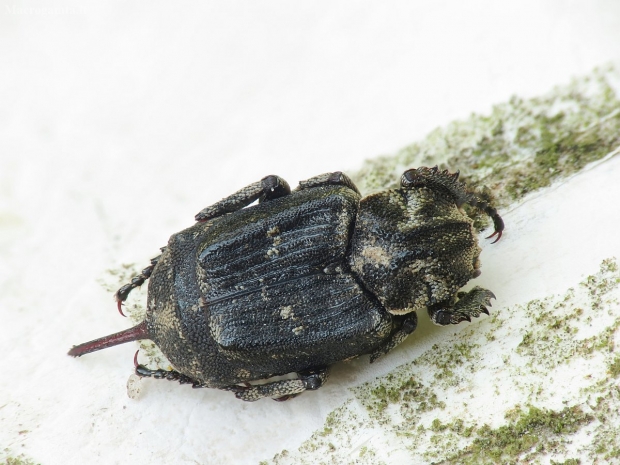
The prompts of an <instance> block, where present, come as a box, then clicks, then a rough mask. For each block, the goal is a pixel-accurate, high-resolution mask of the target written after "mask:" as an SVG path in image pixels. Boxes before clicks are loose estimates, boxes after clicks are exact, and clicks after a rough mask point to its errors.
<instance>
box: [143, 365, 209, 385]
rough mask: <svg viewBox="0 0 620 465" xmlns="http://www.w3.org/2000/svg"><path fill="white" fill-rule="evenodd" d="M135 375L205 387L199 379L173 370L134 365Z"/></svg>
mask: <svg viewBox="0 0 620 465" xmlns="http://www.w3.org/2000/svg"><path fill="white" fill-rule="evenodd" d="M136 375H138V376H139V377H140V378H155V379H167V380H168V381H178V382H179V383H181V384H191V385H192V387H195V388H200V387H205V386H204V385H203V384H202V383H201V382H200V381H196V380H195V379H192V378H190V377H189V376H186V375H184V374H182V373H179V372H178V371H175V370H151V369H149V368H147V367H145V366H144V365H136Z"/></svg>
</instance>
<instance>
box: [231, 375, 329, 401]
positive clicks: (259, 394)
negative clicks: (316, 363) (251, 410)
mask: <svg viewBox="0 0 620 465" xmlns="http://www.w3.org/2000/svg"><path fill="white" fill-rule="evenodd" d="M327 376H328V369H327V368H326V367H325V368H319V369H314V370H305V371H300V372H298V373H297V379H286V380H282V381H274V382H271V383H265V384H256V385H249V386H248V385H247V384H246V385H245V386H238V385H233V386H226V387H224V388H222V389H223V390H225V391H232V392H234V393H235V396H236V397H237V399H241V400H244V401H246V402H254V401H255V400H259V399H262V398H263V397H271V398H273V399H274V400H277V401H283V400H288V399H292V398H293V397H296V396H297V395H299V394H301V393H302V392H304V391H308V390H312V391H314V390H316V389H319V388H320V387H321V386H323V384H325V382H326V381H327Z"/></svg>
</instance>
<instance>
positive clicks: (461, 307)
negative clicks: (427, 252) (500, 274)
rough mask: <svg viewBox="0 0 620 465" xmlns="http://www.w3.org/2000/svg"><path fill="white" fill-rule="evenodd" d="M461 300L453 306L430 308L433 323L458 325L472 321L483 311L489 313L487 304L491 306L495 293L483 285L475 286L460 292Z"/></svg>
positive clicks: (429, 313) (429, 312)
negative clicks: (482, 286)
mask: <svg viewBox="0 0 620 465" xmlns="http://www.w3.org/2000/svg"><path fill="white" fill-rule="evenodd" d="M458 298H459V300H458V301H457V302H456V303H455V304H454V305H452V306H445V305H437V306H433V307H430V308H429V309H428V315H429V316H430V318H431V320H432V322H433V323H435V324H436V325H440V326H446V325H450V324H452V325H456V324H458V323H460V322H461V321H471V319H472V317H474V318H477V317H479V316H480V314H482V313H486V314H487V315H488V314H489V310H487V306H488V307H490V306H491V299H494V298H495V295H494V294H493V293H492V292H491V291H489V290H487V289H483V288H481V287H478V286H476V287H474V288H473V289H472V290H471V291H469V292H460V293H459V294H458Z"/></svg>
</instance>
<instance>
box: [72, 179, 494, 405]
mask: <svg viewBox="0 0 620 465" xmlns="http://www.w3.org/2000/svg"><path fill="white" fill-rule="evenodd" d="M256 200H258V201H259V203H258V204H256V205H252V206H248V205H250V204H251V203H253V202H254V201H256ZM464 203H468V204H470V205H471V206H473V207H475V208H478V209H480V210H482V211H484V212H485V213H487V214H488V215H489V216H490V217H491V218H492V220H493V223H494V229H495V232H494V233H493V234H492V235H491V236H489V237H493V236H497V239H496V241H497V240H499V238H500V237H501V235H502V231H503V229H504V223H503V221H502V219H501V217H500V216H499V214H498V213H497V211H496V210H495V209H494V208H493V207H492V206H490V205H489V204H488V203H486V202H484V201H483V200H481V199H480V198H479V197H478V196H476V195H475V194H474V193H473V192H471V191H469V190H468V189H467V188H466V187H465V186H464V185H463V184H462V183H461V182H459V181H458V172H457V173H455V174H451V173H449V172H448V171H447V170H446V171H440V170H438V169H437V167H435V168H424V167H422V168H418V169H411V170H408V171H406V172H405V173H404V174H403V175H402V178H401V187H400V188H399V189H391V190H387V191H383V192H379V193H376V194H373V195H369V196H367V197H364V198H361V196H360V194H359V191H358V190H357V188H356V186H355V185H354V184H353V182H352V181H351V180H350V179H349V178H348V177H347V176H346V175H344V174H342V173H340V172H336V173H327V174H323V175H320V176H316V177H314V178H310V179H308V180H306V181H302V182H300V184H299V187H297V188H296V189H295V190H294V191H293V192H291V189H290V188H289V186H288V184H287V183H286V181H284V180H283V179H281V178H279V177H278V176H267V177H265V178H263V179H262V180H261V181H259V182H256V183H254V184H251V185H249V186H247V187H245V188H244V189H241V190H240V191H238V192H236V193H234V194H233V195H231V196H230V197H227V198H225V199H223V200H221V201H219V202H217V203H216V204H214V205H212V206H210V207H207V208H205V209H204V210H202V211H201V212H200V213H198V214H197V215H196V221H197V223H196V224H195V225H194V226H192V227H190V228H188V229H185V230H184V231H181V232H179V233H177V234H174V235H172V237H171V238H170V240H169V242H168V246H167V247H165V248H163V249H162V254H161V255H160V256H159V257H157V258H155V259H153V261H152V263H151V266H149V267H147V268H145V269H144V270H143V272H142V274H140V275H139V276H137V277H136V278H134V279H133V280H132V282H131V283H130V284H127V285H125V286H123V287H122V288H121V289H119V291H118V292H117V293H116V299H117V301H118V306H119V310H120V308H121V303H122V302H123V301H124V300H125V299H126V298H127V296H128V294H129V292H130V291H131V290H132V289H133V288H135V287H137V286H140V285H141V284H143V283H144V281H145V280H146V279H148V278H150V281H149V288H148V303H147V314H146V319H145V320H144V321H143V322H142V323H140V324H138V325H137V326H135V327H133V328H130V329H128V330H125V331H121V332H119V333H116V334H112V335H110V336H106V337H103V338H100V339H96V340H94V341H91V342H87V343H84V344H80V345H78V346H74V347H73V348H72V349H71V350H70V351H69V355H72V356H75V357H78V356H81V355H84V354H86V353H89V352H93V351H96V350H99V349H103V348H106V347H110V346H113V345H116V344H120V343H124V342H128V341H134V340H138V339H151V340H153V341H154V342H155V344H157V346H159V348H160V349H161V351H162V352H163V353H164V355H166V357H168V359H169V361H170V363H171V364H172V366H173V367H174V369H175V370H150V369H148V368H146V367H144V366H142V365H137V363H136V374H137V375H139V376H153V377H156V378H166V379H176V380H179V381H181V382H182V383H191V384H193V386H194V387H211V388H219V389H224V390H229V391H233V392H234V393H235V395H236V396H237V397H238V398H240V399H243V400H248V401H253V400H257V399H260V398H262V397H272V398H275V399H276V400H285V399H288V398H291V397H293V396H295V395H297V394H299V393H301V392H302V391H305V390H307V389H318V388H319V387H321V386H322V385H323V384H324V383H325V380H326V379H327V373H328V367H329V366H330V365H332V364H333V363H335V362H338V361H341V360H346V359H350V358H352V357H357V356H359V355H363V354H370V361H371V362H372V361H374V360H375V359H377V357H379V356H381V355H383V354H385V353H387V352H389V351H390V350H392V349H393V348H394V347H396V346H397V345H398V344H400V343H401V342H402V341H403V340H404V339H405V338H406V337H407V336H408V335H409V334H410V333H412V332H413V331H414V329H415V328H416V325H417V316H416V310H422V309H426V310H427V312H428V314H429V316H430V318H431V320H432V321H433V322H434V323H436V324H439V325H448V324H457V323H459V322H461V321H464V320H467V321H471V317H477V316H479V315H480V314H481V313H486V314H488V310H487V308H486V306H488V305H490V299H491V298H494V297H495V296H494V295H493V293H491V292H490V291H488V290H485V289H482V288H480V287H474V288H473V289H472V290H471V291H469V292H467V293H464V292H458V291H459V289H460V288H461V287H462V286H463V285H465V284H466V283H467V282H468V281H469V280H470V279H472V278H475V277H477V276H478V275H479V274H480V262H479V259H478V256H479V254H480V247H479V246H478V241H477V239H476V233H475V231H474V229H473V227H472V221H471V219H470V218H469V217H468V216H467V215H466V214H465V213H464V212H463V210H462V209H461V208H460V207H461V206H462V205H463V204H464ZM244 207H247V208H244ZM289 373H291V374H293V373H294V374H296V377H295V378H294V379H285V380H276V381H274V380H271V382H266V383H263V384H260V383H259V384H254V385H252V384H250V383H249V382H250V381H256V380H264V379H268V378H271V377H274V376H277V375H284V374H289Z"/></svg>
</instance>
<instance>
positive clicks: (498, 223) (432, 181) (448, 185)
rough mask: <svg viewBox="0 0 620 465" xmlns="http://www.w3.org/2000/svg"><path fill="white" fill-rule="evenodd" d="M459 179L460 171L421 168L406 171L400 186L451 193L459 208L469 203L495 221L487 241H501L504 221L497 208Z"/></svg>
mask: <svg viewBox="0 0 620 465" xmlns="http://www.w3.org/2000/svg"><path fill="white" fill-rule="evenodd" d="M458 178H459V172H458V171H457V172H456V173H449V172H448V170H443V171H439V169H438V168H437V167H436V166H435V167H433V168H426V167H420V168H415V169H410V170H407V171H405V172H404V173H403V175H402V177H401V178H400V185H401V187H403V188H406V189H408V188H415V187H425V186H426V187H437V188H440V189H443V190H446V191H448V192H450V194H452V195H453V196H454V199H455V201H456V204H457V205H458V206H459V207H460V206H461V205H463V204H464V203H468V204H469V205H471V206H472V207H474V208H477V209H478V210H482V211H483V212H485V213H486V214H487V215H489V216H490V217H491V219H492V220H493V228H494V232H493V234H491V235H490V236H488V237H487V239H490V238H491V237H495V236H497V239H495V240H494V241H493V243H495V242H497V241H499V239H500V238H501V237H502V232H503V231H504V220H502V217H501V216H499V213H497V210H496V209H495V208H493V207H492V206H491V205H490V204H489V203H488V202H486V201H484V200H482V199H481V198H480V197H478V196H477V195H476V194H475V193H473V192H471V191H469V190H468V189H467V187H466V186H465V184H463V183H461V182H459V181H458Z"/></svg>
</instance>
